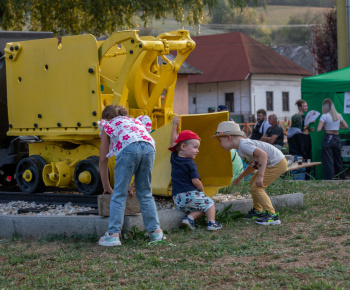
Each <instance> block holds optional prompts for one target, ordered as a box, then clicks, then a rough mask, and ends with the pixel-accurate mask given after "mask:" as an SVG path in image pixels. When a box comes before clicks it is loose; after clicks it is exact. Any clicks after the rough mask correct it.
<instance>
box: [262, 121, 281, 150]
mask: <svg viewBox="0 0 350 290" xmlns="http://www.w3.org/2000/svg"><path fill="white" fill-rule="evenodd" d="M266 135H267V137H272V135H277V136H278V137H277V139H276V141H275V143H273V144H274V145H281V146H283V138H284V134H283V129H282V127H281V126H280V125H278V124H277V125H275V126H274V127H269V128H268V129H267V130H266Z"/></svg>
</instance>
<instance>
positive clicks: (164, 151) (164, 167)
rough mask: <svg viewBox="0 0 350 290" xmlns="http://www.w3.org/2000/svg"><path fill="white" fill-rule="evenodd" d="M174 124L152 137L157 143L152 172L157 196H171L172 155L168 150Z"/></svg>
mask: <svg viewBox="0 0 350 290" xmlns="http://www.w3.org/2000/svg"><path fill="white" fill-rule="evenodd" d="M171 129H172V124H171V123H168V124H166V125H165V126H163V127H161V128H159V129H158V130H156V131H154V132H153V133H152V134H151V135H152V137H153V139H154V140H155V141H156V146H157V148H156V158H155V160H154V166H153V171H152V184H151V186H152V191H153V194H155V195H162V196H169V195H171V192H170V194H169V191H168V187H169V184H170V179H171V165H170V154H171V152H170V151H169V150H168V147H169V146H170V145H169V144H170V134H171Z"/></svg>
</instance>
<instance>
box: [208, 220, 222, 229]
mask: <svg viewBox="0 0 350 290" xmlns="http://www.w3.org/2000/svg"><path fill="white" fill-rule="evenodd" d="M221 228H222V225H221V224H219V223H217V222H210V221H209V222H208V227H207V230H208V231H217V230H220V229H221Z"/></svg>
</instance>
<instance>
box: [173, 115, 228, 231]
mask: <svg viewBox="0 0 350 290" xmlns="http://www.w3.org/2000/svg"><path fill="white" fill-rule="evenodd" d="M178 126H179V118H178V117H177V116H175V117H174V119H173V129H172V132H171V140H170V143H171V144H172V145H171V147H169V150H170V151H171V152H173V153H172V154H171V159H170V162H171V182H172V198H173V200H174V203H175V206H176V208H177V209H178V210H181V211H183V212H185V213H187V216H185V218H184V219H183V220H182V223H181V227H189V228H190V229H191V230H194V229H195V225H194V220H195V219H197V218H199V217H201V216H202V215H204V214H206V216H207V219H208V227H207V229H208V231H216V230H219V229H221V227H222V226H221V224H219V223H217V222H215V204H214V201H213V200H212V199H211V198H209V197H208V196H206V195H205V194H204V187H203V184H202V182H201V180H200V176H199V173H198V170H197V165H196V163H195V162H194V161H193V159H195V158H196V155H197V154H198V152H199V150H198V148H199V145H200V138H199V137H198V135H197V134H196V133H194V132H192V131H190V130H185V131H182V132H181V133H180V134H179V135H177V128H178Z"/></svg>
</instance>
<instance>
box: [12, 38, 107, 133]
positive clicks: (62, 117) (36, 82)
mask: <svg viewBox="0 0 350 290" xmlns="http://www.w3.org/2000/svg"><path fill="white" fill-rule="evenodd" d="M20 45H21V53H20V54H19V55H18V57H17V58H16V59H15V60H13V59H10V58H9V57H6V73H7V94H8V111H9V123H10V124H11V126H12V128H10V132H9V135H14V134H18V130H19V129H22V132H21V135H32V134H33V132H32V131H31V130H28V131H26V129H37V131H39V129H40V128H41V129H42V131H41V132H40V131H39V132H36V133H35V134H36V135H39V136H45V133H46V132H47V133H48V131H50V130H52V129H53V128H55V133H54V134H59V133H58V132H60V134H61V135H63V134H65V133H66V130H67V128H74V129H75V128H76V130H77V131H76V133H77V134H79V133H78V132H79V130H80V129H82V128H84V134H87V135H89V134H90V135H91V134H96V128H94V127H95V126H96V124H94V122H97V121H98V120H100V119H101V113H100V111H101V109H100V87H99V60H98V51H97V42H96V39H95V37H94V36H92V35H79V36H69V37H62V38H51V39H41V40H32V41H23V42H20ZM89 69H90V72H89ZM79 125H80V126H79ZM94 125H95V126H94ZM12 130H13V132H12ZM70 133H72V132H70ZM48 134H49V133H48Z"/></svg>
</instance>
